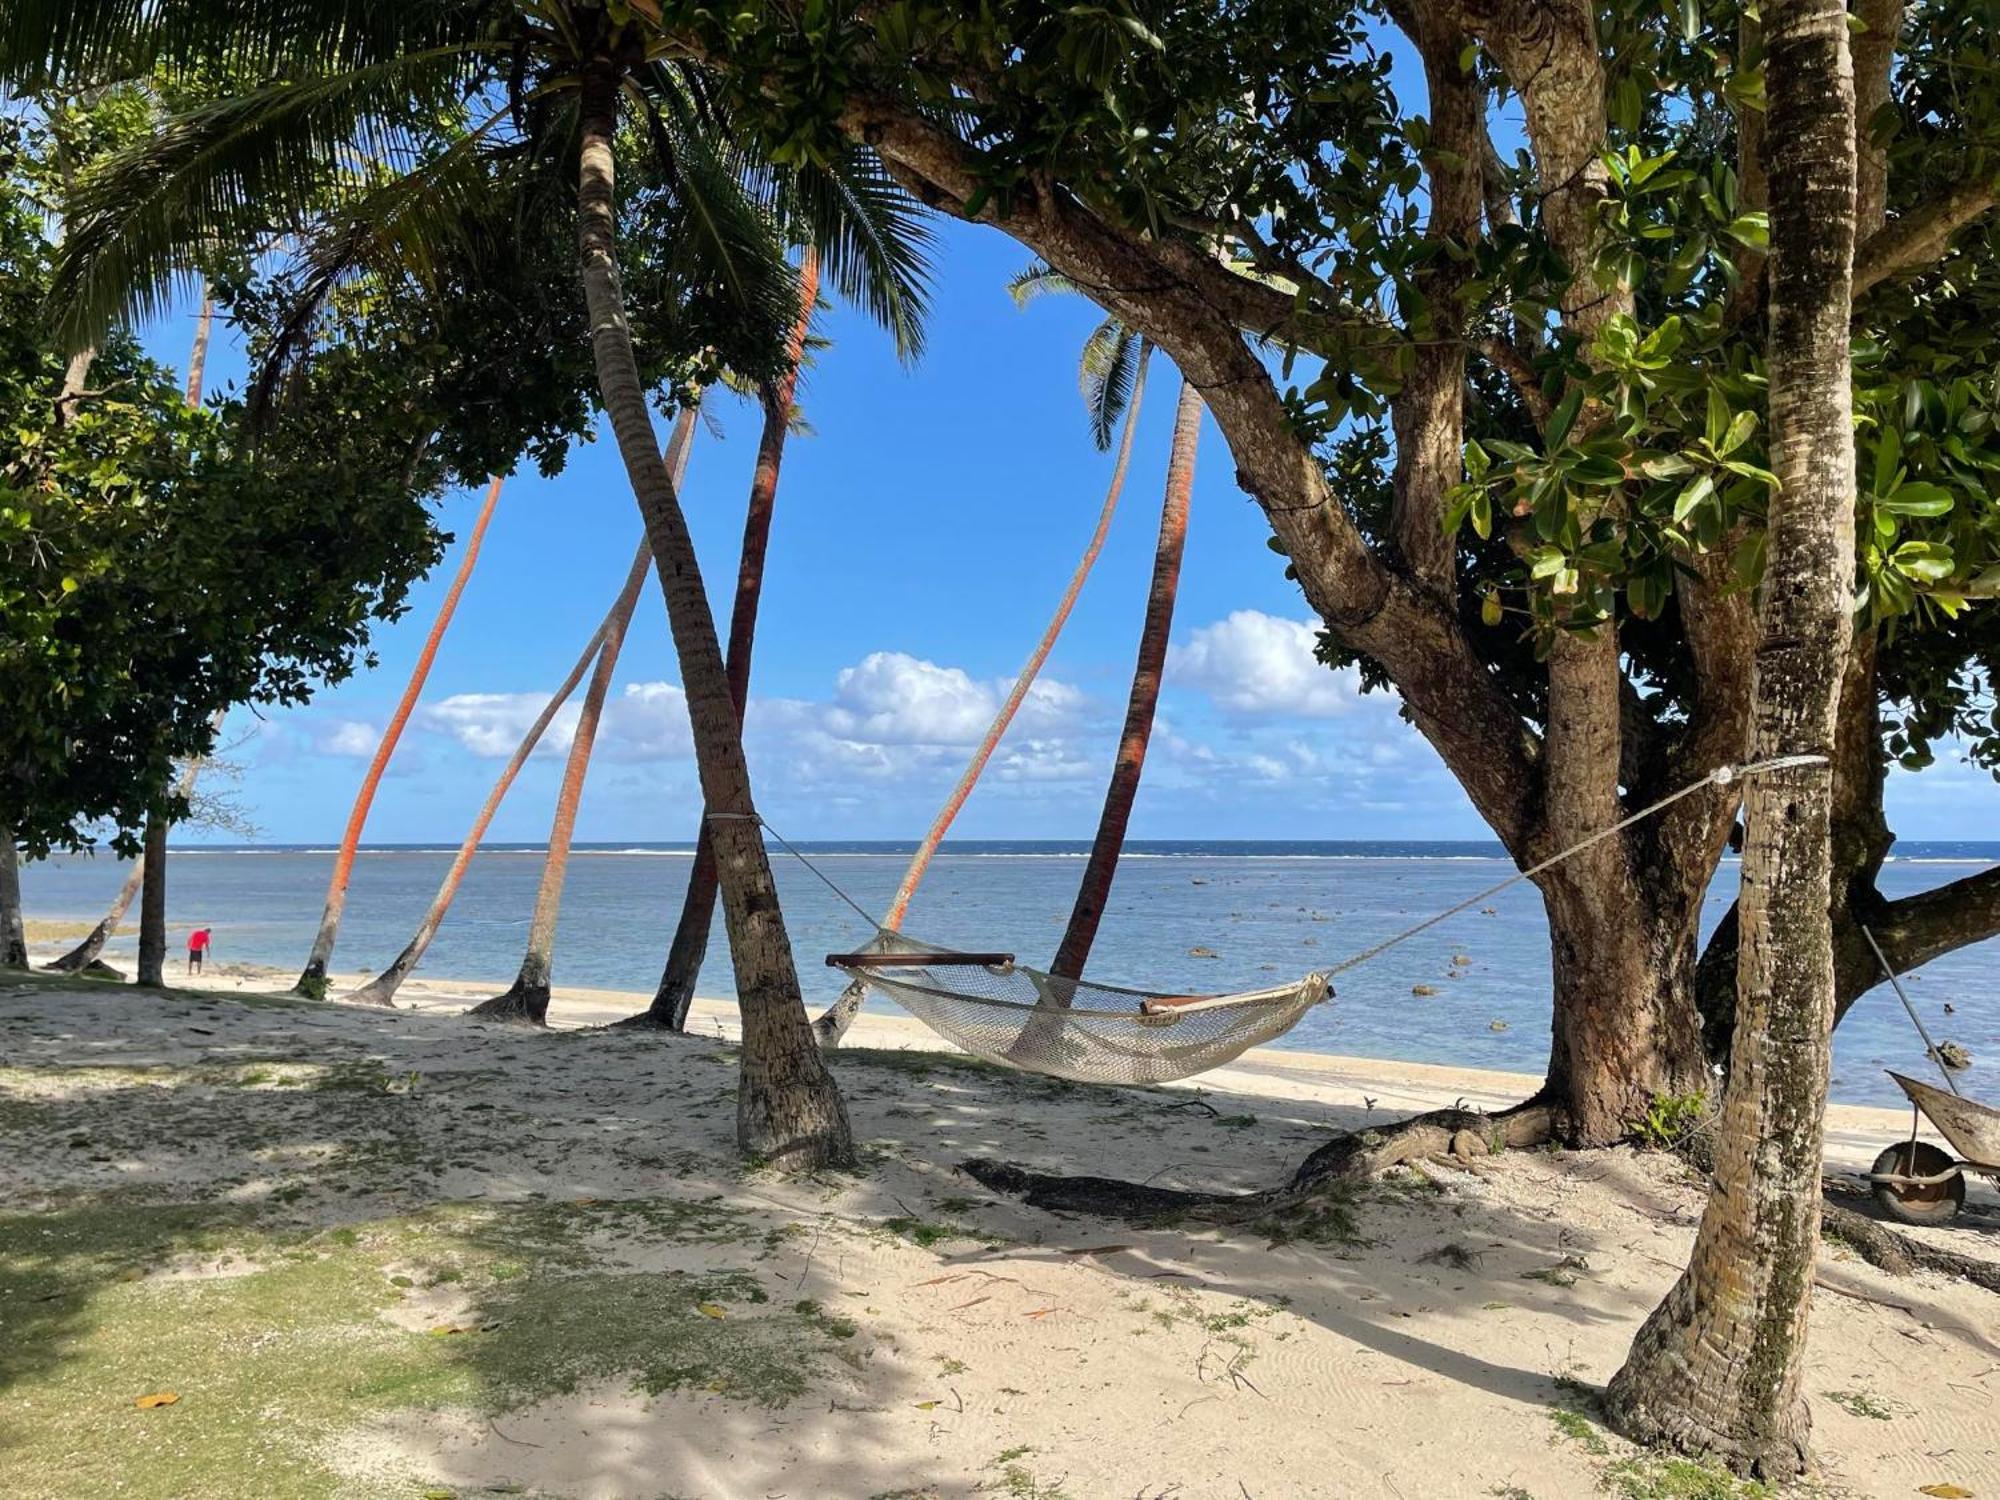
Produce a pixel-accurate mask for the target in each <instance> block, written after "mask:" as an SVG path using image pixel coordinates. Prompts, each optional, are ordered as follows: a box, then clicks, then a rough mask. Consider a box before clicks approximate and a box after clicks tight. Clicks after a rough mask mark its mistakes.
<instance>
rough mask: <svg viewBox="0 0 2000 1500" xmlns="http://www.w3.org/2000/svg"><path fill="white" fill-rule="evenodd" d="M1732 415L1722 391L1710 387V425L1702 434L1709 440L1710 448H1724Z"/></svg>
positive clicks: (1708, 424)
mask: <svg viewBox="0 0 2000 1500" xmlns="http://www.w3.org/2000/svg"><path fill="white" fill-rule="evenodd" d="M1730 415H1731V414H1730V410H1729V402H1728V400H1727V399H1726V398H1725V397H1724V396H1723V394H1722V392H1721V391H1719V390H1717V389H1716V388H1715V387H1714V386H1710V387H1709V388H1708V423H1707V425H1706V427H1705V428H1704V429H1703V432H1702V436H1703V437H1705V438H1706V439H1707V440H1708V446H1709V447H1711V448H1720V447H1721V446H1722V439H1723V435H1724V434H1725V433H1727V432H1728V431H1729V422H1730Z"/></svg>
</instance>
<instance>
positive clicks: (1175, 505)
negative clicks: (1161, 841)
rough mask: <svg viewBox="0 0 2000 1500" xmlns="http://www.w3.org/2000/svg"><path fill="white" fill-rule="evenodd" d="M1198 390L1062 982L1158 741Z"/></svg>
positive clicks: (1060, 951)
mask: <svg viewBox="0 0 2000 1500" xmlns="http://www.w3.org/2000/svg"><path fill="white" fill-rule="evenodd" d="M1201 418H1202V404H1201V392H1199V391H1197V390H1196V389H1195V388H1194V386H1193V384H1192V383H1191V382H1189V381H1188V380H1186V379H1183V380H1182V381H1181V396H1180V402H1179V404H1178V405H1177V406H1176V407H1175V408H1174V438H1173V450H1172V452H1171V454H1170V455H1169V457H1168V460H1167V490H1166V498H1165V500H1164V502H1163V503H1162V504H1161V506H1160V538H1159V542H1158V543H1157V545H1156V546H1155V547H1154V550H1153V585H1152V588H1151V589H1150V590H1149V591H1148V592H1147V595H1146V618H1145V623H1144V624H1143V625H1142V626H1141V627H1140V631H1139V660H1138V664H1137V665H1136V666H1135V667H1134V668H1133V671H1132V691H1131V695H1130V697H1129V698H1128V699H1127V700H1126V704H1125V728H1124V731H1123V733H1122V734H1121V735H1120V736H1119V740H1118V758H1117V760H1115V761H1114V762H1113V763H1112V766H1111V783H1110V785H1109V786H1108V787H1107V788H1106V789H1105V792H1104V811H1103V813H1102V814H1101V815H1100V816H1099V818H1098V822H1097V836H1096V838H1095V839H1093V840H1092V841H1091V845H1090V858H1089V859H1088V860H1087V861H1086V862H1085V864H1084V867H1083V879H1082V880H1081V881H1080V882H1079V883H1078V885H1077V892H1076V904H1075V905H1074V906H1073V907H1071V908H1070V914H1069V925H1068V926H1067V927H1066V928H1064V929H1063V935H1062V942H1061V944H1060V945H1059V946H1058V947H1057V948H1056V956H1055V959H1054V961H1053V962H1051V963H1050V965H1049V972H1050V974H1051V975H1053V976H1054V977H1055V978H1057V979H1068V980H1077V979H1081V978H1082V977H1083V969H1084V965H1085V964H1087V963H1089V962H1090V949H1091V945H1092V944H1093V943H1094V942H1095V941H1096V939H1097V928H1098V924H1099V923H1101V922H1102V921H1103V920H1104V908H1105V905H1106V903H1108V902H1109V901H1110V899H1111V882H1112V881H1113V880H1114V879H1115V878H1116V877H1117V874H1118V856H1119V855H1120V853H1122V852H1123V850H1124V848H1125V830H1126V828H1127V827H1128V826H1129V825H1130V823H1131V821H1132V804H1133V803H1134V802H1135V801H1136V800H1137V798H1138V795H1139V778H1140V777H1141V776H1142V775H1144V774H1145V770H1146V748H1147V745H1148V744H1149V743H1150V741H1151V740H1152V737H1153V717H1154V714H1155V713H1156V712H1157V711H1158V709H1159V706H1160V683H1161V680H1162V679H1163V678H1164V677H1165V675H1166V669H1167V641H1168V638H1169V637H1170V636H1171V635H1172V633H1173V627H1174V600H1175V598H1176V597H1177V596H1178V594H1179V592H1180V583H1181V555H1182V553H1183V552H1184V551H1185V550H1186V548H1187V526H1188V500H1189V498H1190V496H1191V495H1192V494H1193V492H1194V458H1195V446H1196V444H1197V443H1199V442H1200V440H1201ZM1049 998H1050V999H1052V1000H1054V1001H1055V1002H1056V1003H1058V1004H1061V1005H1067V1004H1068V1003H1069V995H1068V993H1067V992H1066V987H1065V988H1052V989H1051V990H1050V992H1049Z"/></svg>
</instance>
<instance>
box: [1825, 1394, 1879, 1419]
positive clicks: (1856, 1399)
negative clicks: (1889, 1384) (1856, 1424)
mask: <svg viewBox="0 0 2000 1500" xmlns="http://www.w3.org/2000/svg"><path fill="white" fill-rule="evenodd" d="M1826 1399H1827V1400H1829V1401H1831V1402H1832V1403H1833V1404H1834V1405H1835V1406H1837V1407H1839V1408H1840V1409H1841V1410H1842V1411H1844V1412H1846V1413H1847V1414H1848V1415H1849V1416H1850V1417H1867V1418H1868V1419H1869V1420H1871V1421H1875V1422H1891V1421H1894V1420H1895V1417H1896V1410H1895V1408H1894V1407H1892V1406H1890V1405H1889V1403H1888V1402H1886V1401H1884V1400H1883V1399H1882V1398H1881V1397H1880V1396H1871V1395H1870V1394H1869V1393H1868V1392H1866V1391H1828V1392H1827V1393H1826Z"/></svg>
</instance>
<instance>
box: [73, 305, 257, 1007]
mask: <svg viewBox="0 0 2000 1500" xmlns="http://www.w3.org/2000/svg"><path fill="white" fill-rule="evenodd" d="M214 326H215V298H214V296H213V295H211V293H210V291H209V289H208V287H207V286H206V285H204V286H203V287H202V289H201V310H200V311H199V312H198V313H196V314H195V320H194V344H193V347H191V348H190V349H189V350H188V370H187V387H186V395H185V399H186V401H187V404H188V405H189V406H200V405H201V386H202V381H203V380H204V379H205V378H206V376H207V373H208V340H209V335H210V333H211V332H212V331H213V329H214ZM90 352H91V351H86V354H89V353H90ZM78 361H81V363H80V364H79V363H78ZM89 368H90V360H89V359H88V358H86V357H85V355H78V356H77V357H76V360H72V361H71V364H70V374H69V375H68V376H67V377H66V378H65V380H64V390H65V392H67V391H68V390H69V389H70V386H71V382H72V381H73V382H74V383H75V388H76V389H78V390H81V389H82V388H83V381H84V378H85V374H86V372H87V371H88V370H89ZM212 727H213V728H215V729H217V730H220V729H221V728H222V714H220V713H218V714H216V716H215V719H214V721H213V726H212ZM199 769H200V766H199V763H198V762H197V763H194V764H190V765H189V766H188V767H187V769H186V770H185V771H183V772H182V773H181V779H180V785H179V786H178V787H177V788H176V790H177V792H178V793H179V794H180V795H181V796H183V797H185V796H187V795H188V793H190V792H191V791H193V790H194V778H195V775H196V773H197V771H198V770H199ZM160 847H161V848H162V849H164V848H165V847H166V845H165V843H164V841H163V842H162V843H161V845H160ZM145 880H146V856H145V854H144V853H143V852H141V854H140V855H139V857H138V859H136V860H134V861H133V863H132V868H131V869H130V870H128V871H127V872H126V874H125V881H124V883H123V884H122V885H120V886H119V887H118V894H117V896H116V897H115V898H114V899H113V900H112V903H111V910H110V911H108V912H106V913H105V914H104V919H103V920H102V921H101V922H99V923H98V924H97V925H96V926H95V927H93V928H91V930H90V933H89V935H88V936H87V937H85V938H84V940H83V941H82V942H80V943H78V944H77V945H76V946H75V947H74V948H72V949H70V951H69V952H67V953H65V954H64V955H63V956H62V957H61V958H59V959H57V960H56V961H55V962H54V963H53V964H51V965H50V966H49V967H50V968H52V969H59V970H62V971H64V972H66V973H76V972H79V971H81V970H84V969H87V968H89V967H90V966H91V965H92V964H93V963H95V962H96V961H97V955H98V954H99V953H101V952H103V951H104V944H105V941H106V940H107V939H108V938H109V937H110V936H111V934H112V932H113V931H115V930H116V929H117V926H118V924H119V923H120V922H122V921H124V920H125V913H126V910H127V909H128V908H129V907H130V906H131V905H132V898H133V897H134V896H136V895H138V894H139V888H140V887H141V886H142V885H143V884H144V883H145ZM144 910H145V908H144V905H143V903H142V905H141V907H140V911H141V915H142V917H143V915H144ZM142 936H143V934H142Z"/></svg>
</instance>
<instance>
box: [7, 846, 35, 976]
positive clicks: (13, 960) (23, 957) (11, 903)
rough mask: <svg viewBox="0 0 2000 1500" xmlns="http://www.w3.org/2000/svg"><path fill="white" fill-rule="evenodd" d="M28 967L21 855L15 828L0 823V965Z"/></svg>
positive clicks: (18, 967)
mask: <svg viewBox="0 0 2000 1500" xmlns="http://www.w3.org/2000/svg"><path fill="white" fill-rule="evenodd" d="M27 967H28V927H27V923H26V922H25V921H24V920H23V919H22V916H21V856H20V853H19V851H18V850H16V849H15V847H14V830H13V829H11V828H9V827H7V826H6V825H5V824H4V823H0V969H25V968H27Z"/></svg>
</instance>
